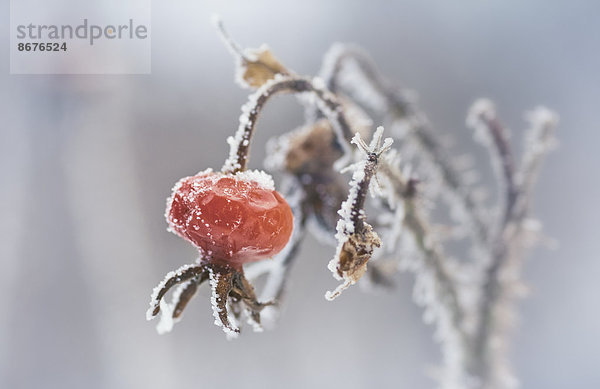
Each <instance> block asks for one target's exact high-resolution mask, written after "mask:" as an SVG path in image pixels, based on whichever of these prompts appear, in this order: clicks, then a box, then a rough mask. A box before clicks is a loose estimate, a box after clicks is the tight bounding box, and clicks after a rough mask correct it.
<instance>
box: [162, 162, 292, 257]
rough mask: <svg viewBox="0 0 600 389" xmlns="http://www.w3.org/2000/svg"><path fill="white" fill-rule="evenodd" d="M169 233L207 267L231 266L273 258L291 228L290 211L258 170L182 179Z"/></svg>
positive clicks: (171, 204)
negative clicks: (189, 246) (188, 245)
mask: <svg viewBox="0 0 600 389" xmlns="http://www.w3.org/2000/svg"><path fill="white" fill-rule="evenodd" d="M166 218H167V221H168V223H169V227H170V229H171V230H172V231H173V232H174V233H176V234H177V235H179V236H180V237H182V238H184V239H186V240H188V241H189V242H191V243H192V244H193V245H194V246H196V247H197V248H198V249H199V250H200V251H201V253H202V254H203V255H202V257H204V258H205V259H206V260H207V261H208V262H212V263H223V264H227V265H230V266H233V267H241V265H242V264H244V263H248V262H254V261H258V260H261V259H265V258H269V257H272V256H273V255H275V254H277V253H278V252H279V251H281V250H282V249H283V248H284V247H285V245H286V244H287V242H288V240H289V239H290V236H291V234H292V229H293V216H292V211H291V209H290V206H289V205H288V203H287V202H286V201H285V199H284V198H283V197H282V196H281V195H280V194H279V193H278V192H277V191H275V189H274V186H273V182H272V179H271V177H270V176H269V175H268V174H266V173H263V172H259V171H245V172H239V173H236V174H225V173H215V172H212V171H207V172H202V173H199V174H198V175H196V176H192V177H186V178H183V179H181V180H180V181H179V182H178V183H177V184H176V185H175V187H174V188H173V194H172V196H171V197H170V198H169V200H168V202H167V211H166Z"/></svg>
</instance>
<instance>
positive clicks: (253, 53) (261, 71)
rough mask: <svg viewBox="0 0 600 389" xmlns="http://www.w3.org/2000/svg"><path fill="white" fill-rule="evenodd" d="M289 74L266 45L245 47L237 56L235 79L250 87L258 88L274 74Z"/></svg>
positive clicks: (273, 76)
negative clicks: (241, 53) (254, 47)
mask: <svg viewBox="0 0 600 389" xmlns="http://www.w3.org/2000/svg"><path fill="white" fill-rule="evenodd" d="M277 74H283V75H289V74H290V73H289V72H288V70H287V69H286V68H285V66H283V65H282V64H281V62H279V61H278V60H277V58H276V57H275V56H274V55H273V53H271V50H270V49H269V47H268V46H267V45H262V46H260V47H259V48H258V49H246V50H244V53H243V56H240V58H239V64H238V73H237V77H236V78H237V81H238V82H239V83H241V84H242V85H244V86H246V87H250V88H260V87H261V86H262V85H263V84H264V83H266V82H267V81H269V80H271V79H273V78H275V75H277Z"/></svg>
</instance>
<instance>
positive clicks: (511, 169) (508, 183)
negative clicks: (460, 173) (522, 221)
mask: <svg viewBox="0 0 600 389" xmlns="http://www.w3.org/2000/svg"><path fill="white" fill-rule="evenodd" d="M467 125H468V126H470V127H471V128H473V129H474V130H475V139H476V140H478V141H479V142H480V143H481V144H483V145H484V146H486V147H487V148H488V152H489V155H490V158H491V160H492V167H493V168H494V171H495V172H496V175H497V176H498V182H500V183H502V186H503V189H502V190H503V191H504V192H505V196H506V198H505V199H504V196H501V199H502V202H503V204H504V206H503V208H504V218H505V219H506V218H508V217H509V213H510V212H511V210H512V208H513V206H514V203H515V201H516V199H517V187H516V183H515V177H514V176H515V166H514V165H515V163H514V160H513V156H512V151H511V147H510V143H509V139H508V138H509V136H508V130H507V129H506V128H505V127H504V126H503V125H502V123H500V120H499V119H498V117H497V115H496V109H495V107H494V104H493V103H492V102H491V101H489V100H487V99H481V100H477V101H476V102H475V103H474V104H473V105H472V106H471V109H470V110H469V114H468V115H467Z"/></svg>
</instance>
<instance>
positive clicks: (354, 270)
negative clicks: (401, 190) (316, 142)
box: [325, 127, 392, 300]
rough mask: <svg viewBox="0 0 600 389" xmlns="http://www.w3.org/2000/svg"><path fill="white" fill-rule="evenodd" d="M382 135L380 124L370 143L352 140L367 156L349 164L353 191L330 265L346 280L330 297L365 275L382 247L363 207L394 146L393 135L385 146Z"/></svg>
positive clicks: (343, 209)
mask: <svg viewBox="0 0 600 389" xmlns="http://www.w3.org/2000/svg"><path fill="white" fill-rule="evenodd" d="M382 136H383V127H379V128H378V129H377V131H376V132H375V134H374V135H373V140H372V141H371V144H370V145H367V144H366V143H365V142H364V141H363V140H362V138H361V137H360V134H358V133H357V134H356V135H355V136H354V138H353V139H352V143H354V144H356V146H357V147H358V149H359V150H360V151H361V152H363V153H364V154H365V158H364V160H363V161H361V162H358V163H356V164H354V165H352V166H350V167H349V168H350V169H353V170H354V173H353V174H352V181H350V192H349V194H348V199H347V200H346V201H345V202H343V203H342V207H341V209H340V210H339V214H340V216H341V218H340V220H339V221H338V225H337V234H336V238H337V240H338V242H339V243H338V248H337V250H336V254H335V257H334V258H333V259H332V260H331V261H330V262H329V266H328V267H329V270H331V271H332V272H333V275H334V277H335V278H336V279H338V280H343V281H344V282H343V283H342V284H341V285H339V286H338V287H337V288H336V289H335V290H334V291H333V292H327V293H326V294H325V297H326V298H327V299H328V300H333V299H335V298H336V297H337V296H339V295H340V293H342V291H343V290H344V289H346V288H348V287H349V286H350V285H353V284H355V283H356V282H357V281H358V280H359V279H360V278H361V277H362V276H363V274H364V273H365V271H366V270H367V262H368V261H369V259H370V258H371V256H372V255H373V250H374V249H375V248H376V247H379V246H381V240H380V239H379V236H378V235H377V233H375V232H374V231H373V227H372V226H371V225H370V224H368V223H367V222H366V221H365V219H366V215H365V211H364V206H365V200H366V197H367V193H368V192H369V187H370V185H371V180H372V179H373V178H374V177H375V175H376V174H377V166H378V160H379V158H380V157H381V155H382V154H383V153H384V152H386V151H387V150H389V149H390V147H391V146H392V139H391V138H387V139H386V140H385V141H384V143H383V145H382V144H381V140H382Z"/></svg>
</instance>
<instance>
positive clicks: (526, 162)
mask: <svg viewBox="0 0 600 389" xmlns="http://www.w3.org/2000/svg"><path fill="white" fill-rule="evenodd" d="M528 119H529V120H530V122H531V129H530V130H529V131H528V134H527V137H526V144H527V146H528V147H527V149H526V150H527V151H526V153H525V155H524V157H523V161H522V163H521V166H520V167H519V170H518V174H516V176H515V184H514V199H513V201H509V202H507V203H506V205H505V209H504V216H503V222H502V226H501V229H500V230H499V231H498V234H497V237H496V239H495V241H494V242H493V243H492V244H493V245H492V257H491V262H490V264H489V266H488V267H487V268H486V270H485V276H484V284H483V289H482V296H481V299H480V303H479V315H478V317H479V323H478V327H477V331H476V333H475V334H474V338H473V350H472V358H471V364H472V366H471V370H472V373H473V374H474V375H476V376H478V377H480V378H481V379H482V380H483V382H491V383H492V385H502V384H498V382H499V380H501V379H506V376H507V372H506V364H507V362H506V356H505V355H503V354H502V351H503V350H501V349H500V348H499V347H498V346H494V345H493V344H492V343H493V342H494V340H495V341H496V342H498V341H499V339H502V336H503V335H502V332H504V331H506V330H505V328H504V327H505V325H503V323H502V319H501V317H499V316H501V315H502V314H503V313H504V315H506V314H508V313H509V312H510V311H511V307H510V305H509V304H510V302H511V301H512V298H511V287H512V286H514V284H515V282H517V280H518V277H519V273H520V268H521V262H522V259H523V258H522V255H521V250H522V248H523V245H524V242H523V239H524V238H523V237H522V235H523V232H524V230H525V229H526V227H525V225H524V224H525V223H524V222H525V221H526V217H527V214H528V206H529V203H530V201H531V196H532V187H533V184H534V182H535V180H536V178H537V173H538V171H539V168H540V165H541V162H542V159H543V157H544V156H545V155H546V153H547V152H548V151H549V150H550V149H551V147H552V145H553V143H554V140H553V137H552V133H553V130H554V127H555V126H556V124H557V121H558V119H557V116H556V114H554V113H553V112H552V111H550V110H548V109H546V108H542V107H540V108H537V109H536V110H535V111H533V112H532V113H530V114H529V115H528ZM501 343H502V342H501ZM499 369H504V370H502V371H498V370H499ZM503 386H508V385H503ZM492 387H495V386H492Z"/></svg>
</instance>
